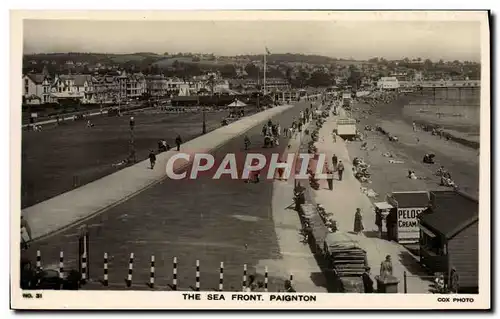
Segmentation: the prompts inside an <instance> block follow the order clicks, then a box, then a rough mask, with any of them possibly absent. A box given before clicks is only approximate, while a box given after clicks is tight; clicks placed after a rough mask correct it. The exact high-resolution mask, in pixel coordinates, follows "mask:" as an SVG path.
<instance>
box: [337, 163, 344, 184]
mask: <svg viewBox="0 0 500 319" xmlns="http://www.w3.org/2000/svg"><path fill="white" fill-rule="evenodd" d="M337 171H338V172H339V181H341V180H342V175H343V174H344V163H342V161H339V163H338V165H337Z"/></svg>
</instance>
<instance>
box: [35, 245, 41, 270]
mask: <svg viewBox="0 0 500 319" xmlns="http://www.w3.org/2000/svg"><path fill="white" fill-rule="evenodd" d="M36 268H37V269H41V268H42V253H41V252H40V251H39V250H37V251H36Z"/></svg>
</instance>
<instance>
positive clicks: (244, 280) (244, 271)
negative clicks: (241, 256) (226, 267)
mask: <svg viewBox="0 0 500 319" xmlns="http://www.w3.org/2000/svg"><path fill="white" fill-rule="evenodd" d="M246 288H247V264H244V265H243V291H245V290H246Z"/></svg>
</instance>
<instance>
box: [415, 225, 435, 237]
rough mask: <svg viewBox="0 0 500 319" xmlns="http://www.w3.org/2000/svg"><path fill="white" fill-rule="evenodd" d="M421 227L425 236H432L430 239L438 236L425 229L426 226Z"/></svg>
mask: <svg viewBox="0 0 500 319" xmlns="http://www.w3.org/2000/svg"><path fill="white" fill-rule="evenodd" d="M419 227H420V229H421V230H422V231H423V232H424V233H425V234H427V235H428V236H430V237H432V238H434V237H436V235H435V234H434V233H433V232H432V231H430V230H429V229H428V228H425V227H424V226H422V225H419Z"/></svg>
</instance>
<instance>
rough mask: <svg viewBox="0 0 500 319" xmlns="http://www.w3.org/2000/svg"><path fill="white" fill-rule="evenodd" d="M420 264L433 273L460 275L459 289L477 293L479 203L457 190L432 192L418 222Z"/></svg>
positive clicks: (446, 278)
mask: <svg viewBox="0 0 500 319" xmlns="http://www.w3.org/2000/svg"><path fill="white" fill-rule="evenodd" d="M419 229H420V237H421V240H420V249H419V251H420V263H421V264H423V265H424V266H425V267H427V268H428V269H430V270H431V271H432V272H434V273H443V274H445V276H444V277H445V282H447V283H448V285H449V286H450V284H451V282H450V277H451V276H450V274H451V272H452V269H454V270H455V271H456V273H457V275H458V288H459V289H458V292H463V293H478V286H479V284H478V282H479V278H478V272H479V202H478V200H477V199H475V198H472V197H470V196H468V195H466V194H464V193H461V192H458V191H434V192H430V207H429V208H428V209H426V210H425V211H424V212H423V213H422V215H421V218H420V221H419Z"/></svg>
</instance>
